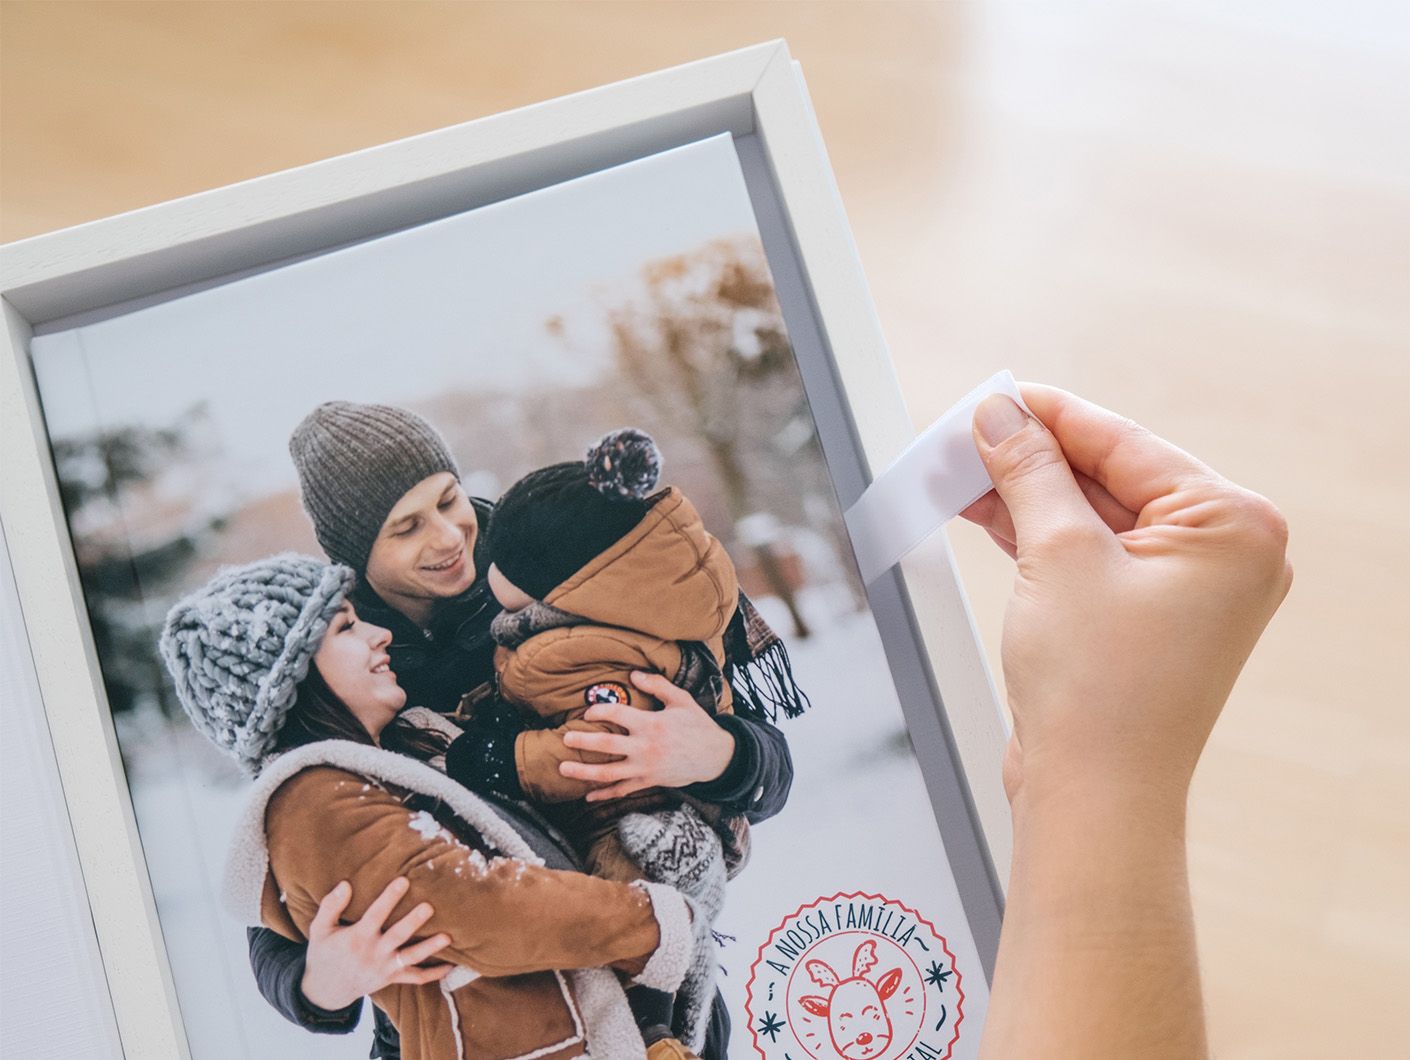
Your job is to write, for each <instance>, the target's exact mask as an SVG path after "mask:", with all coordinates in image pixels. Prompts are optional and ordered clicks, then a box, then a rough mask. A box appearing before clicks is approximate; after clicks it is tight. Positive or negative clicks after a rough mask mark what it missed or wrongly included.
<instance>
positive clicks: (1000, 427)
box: [974, 394, 1028, 446]
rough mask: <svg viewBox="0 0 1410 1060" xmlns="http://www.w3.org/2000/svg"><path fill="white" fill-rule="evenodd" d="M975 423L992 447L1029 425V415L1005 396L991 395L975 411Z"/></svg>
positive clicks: (981, 435)
mask: <svg viewBox="0 0 1410 1060" xmlns="http://www.w3.org/2000/svg"><path fill="white" fill-rule="evenodd" d="M974 423H975V425H976V426H977V427H978V428H979V434H980V437H982V438H983V439H984V440H985V441H986V442H988V443H989V444H990V445H991V446H992V445H998V444H999V443H1000V442H1002V441H1003V440H1004V439H1005V438H1012V437H1013V436H1014V435H1015V434H1017V433H1018V432H1019V431H1021V430H1023V428H1024V426H1025V425H1026V424H1027V423H1028V416H1027V414H1026V413H1025V412H1024V411H1023V410H1022V409H1021V408H1019V407H1018V406H1017V405H1016V404H1014V400H1013V398H1011V397H1007V396H1006V395H1004V394H990V395H989V396H988V397H987V398H985V399H984V400H983V401H981V402H980V403H979V407H978V408H977V409H975V410H974Z"/></svg>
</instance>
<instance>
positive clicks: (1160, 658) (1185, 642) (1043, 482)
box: [964, 385, 1292, 802]
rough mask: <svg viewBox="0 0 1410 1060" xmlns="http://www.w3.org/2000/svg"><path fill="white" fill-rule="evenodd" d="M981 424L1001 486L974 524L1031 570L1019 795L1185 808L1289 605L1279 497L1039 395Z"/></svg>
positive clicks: (1017, 624)
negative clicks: (1084, 790)
mask: <svg viewBox="0 0 1410 1060" xmlns="http://www.w3.org/2000/svg"><path fill="white" fill-rule="evenodd" d="M1022 393H1023V397H1024V401H1025V402H1026V403H1027V405H1028V407H1029V408H1030V409H1031V410H1032V412H1033V415H1034V416H1036V417H1037V419H1036V420H1035V419H1033V418H1032V417H1030V416H1027V415H1026V414H1024V412H1023V411H1022V410H1021V409H1020V408H1019V407H1018V406H1017V405H1015V404H1014V403H1013V402H1012V401H1011V400H1009V399H1008V398H1006V397H990V398H987V399H986V400H985V401H984V402H983V403H982V404H981V405H980V406H979V408H978V409H977V410H976V414H975V421H974V435H975V444H976V446H977V447H978V449H979V453H980V456H981V458H982V459H983V460H984V464H985V466H986V467H987V468H988V470H989V474H990V477H991V478H992V479H993V481H994V484H995V492H991V493H989V494H986V495H985V496H984V497H982V498H981V499H980V500H979V501H977V502H975V503H974V504H973V505H971V506H970V507H969V508H968V509H967V510H966V511H965V512H964V515H965V517H966V518H968V519H970V520H972V521H973V522H975V523H977V524H979V525H980V526H982V527H984V528H985V529H986V530H987V531H988V532H989V534H990V536H991V537H992V538H994V540H995V541H996V542H997V543H998V544H999V545H1000V547H1002V548H1004V550H1005V551H1006V552H1008V553H1009V555H1011V556H1014V557H1015V558H1016V560H1017V576H1016V578H1015V581H1014V588H1013V594H1012V595H1011V597H1010V598H1009V603H1008V609H1007V611H1006V614H1005V618H1004V633H1003V647H1002V659H1003V668H1004V677H1005V680H1006V682H1007V685H1008V696H1009V705H1010V707H1011V709H1012V711H1013V719H1014V740H1013V741H1012V742H1011V743H1010V746H1009V752H1008V756H1007V758H1006V761H1005V770H1004V773H1005V778H1004V779H1005V787H1006V788H1007V790H1008V792H1009V797H1010V799H1011V800H1013V801H1017V800H1018V799H1019V798H1020V797H1022V798H1023V799H1025V800H1031V799H1032V798H1035V797H1043V796H1045V795H1046V794H1047V793H1049V792H1051V791H1054V790H1071V789H1072V787H1073V786H1074V785H1076V786H1080V785H1084V784H1090V783H1092V782H1094V781H1098V782H1103V783H1105V782H1115V783H1117V784H1120V785H1123V789H1124V790H1125V791H1128V792H1130V791H1137V790H1142V789H1144V790H1156V789H1160V790H1163V791H1165V792H1167V793H1174V794H1176V795H1178V797H1179V798H1180V800H1181V801H1182V802H1183V798H1184V793H1185V792H1186V791H1187V790H1188V785H1189V781H1190V777H1191V775H1192V773H1193V771H1194V767H1195V763H1196V761H1197V760H1198V758H1199V755H1200V753H1201V751H1202V750H1203V748H1204V744H1205V741H1206V740H1207V738H1208V736H1209V733H1210V730H1211V729H1212V728H1213V725H1214V722H1215V720H1216V719H1217V718H1218V716H1219V712H1220V711H1221V710H1222V709H1223V706H1224V702H1225V700H1226V699H1227V697H1228V695H1229V691H1230V689H1231V688H1232V686H1233V683H1234V680H1235V678H1236V677H1237V676H1238V673H1239V671H1240V670H1241V669H1242V667H1243V664H1244V661H1245V660H1246V659H1247V658H1248V655H1249V653H1250V652H1251V651H1252V649H1253V646H1254V643H1255V642H1256V641H1257V640H1258V637H1259V635H1260V634H1261V633H1262V631H1263V629H1264V627H1265V626H1266V625H1267V623H1268V620H1269V619H1270V618H1271V617H1272V615H1273V612H1274V611H1275V610H1277V607H1278V605H1279V604H1280V603H1281V602H1282V600H1283V597H1284V596H1285V595H1286V594H1287V591H1288V587H1289V585H1290V584H1291V581H1292V568H1291V566H1290V565H1289V564H1288V561H1287V559H1286V556H1285V549H1286V544H1287V524H1286V523H1285V522H1284V520H1283V517H1282V516H1281V515H1280V514H1279V512H1278V510H1277V509H1276V508H1275V507H1274V506H1273V505H1272V504H1270V503H1269V502H1268V501H1267V500H1265V499H1264V498H1262V497H1260V496H1258V495H1257V494H1255V493H1251V492H1250V491H1248V490H1245V489H1242V488H1240V487H1239V486H1236V485H1234V484H1233V483H1232V482H1230V481H1228V480H1227V479H1225V478H1223V477H1222V476H1220V475H1218V474H1217V473H1216V472H1214V471H1212V470H1210V469H1209V468H1208V467H1206V466H1205V465H1204V464H1202V463H1200V462H1199V461H1197V460H1195V459H1194V458H1193V457H1191V456H1189V455H1188V454H1186V453H1184V452H1182V451H1181V450H1179V449H1177V448H1176V447H1174V446H1173V445H1170V444H1169V443H1167V442H1165V441H1163V440H1161V439H1160V438H1158V437H1156V436H1155V435H1153V434H1151V433H1150V432H1149V431H1146V430H1145V429H1143V428H1141V427H1138V426H1137V425H1135V424H1134V423H1132V422H1130V421H1129V420H1126V419H1123V418H1121V417H1119V416H1117V415H1115V414H1113V413H1111V412H1108V411H1106V410H1105V409H1101V408H1098V407H1097V406H1095V405H1092V404H1090V403H1088V402H1086V401H1083V400H1081V399H1080V398H1077V397H1075V396H1073V395H1071V394H1068V393H1065V392H1063V391H1061V390H1056V389H1053V388H1050V387H1044V386H1034V385H1025V386H1024V387H1023V388H1022Z"/></svg>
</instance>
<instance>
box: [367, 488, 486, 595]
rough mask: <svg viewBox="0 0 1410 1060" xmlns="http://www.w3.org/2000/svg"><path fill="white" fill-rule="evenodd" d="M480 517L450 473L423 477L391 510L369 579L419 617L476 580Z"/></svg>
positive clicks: (369, 567)
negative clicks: (476, 544)
mask: <svg viewBox="0 0 1410 1060" xmlns="http://www.w3.org/2000/svg"><path fill="white" fill-rule="evenodd" d="M479 532H480V526H479V521H478V520H477V519H476V518H475V509H474V508H473V507H472V506H471V504H470V498H469V497H467V496H466V495H465V491H464V490H463V489H461V488H460V483H459V482H458V481H457V480H456V478H455V476H454V475H452V474H451V473H450V472H449V471H442V472H440V473H439V474H436V475H432V476H431V477H430V478H424V479H422V480H421V481H420V482H418V483H417V484H416V485H415V486H413V487H411V489H409V490H407V491H406V492H405V493H404V494H402V497H401V500H399V501H397V503H396V505H395V506H394V507H393V508H392V510H391V511H390V512H389V513H388V514H387V519H386V522H384V523H383V524H382V529H381V531H380V532H379V533H378V534H377V540H376V541H374V542H373V544H372V552H371V554H370V555H369V556H368V557H367V581H368V583H369V584H370V585H371V586H372V588H373V589H375V590H376V591H377V595H378V596H380V597H381V598H382V599H383V600H385V601H386V602H387V603H389V604H391V605H392V606H393V607H395V608H396V609H397V610H399V611H402V612H404V613H406V614H407V615H408V616H410V617H412V618H414V619H416V618H419V617H421V616H424V615H425V614H426V612H427V610H428V609H429V607H431V606H432V605H434V603H435V602H436V601H439V600H444V599H447V598H449V597H452V596H458V595H459V594H460V593H463V592H464V591H465V590H466V589H468V588H470V585H471V583H472V582H474V580H475V560H474V552H475V538H476V537H477V536H478V534H479Z"/></svg>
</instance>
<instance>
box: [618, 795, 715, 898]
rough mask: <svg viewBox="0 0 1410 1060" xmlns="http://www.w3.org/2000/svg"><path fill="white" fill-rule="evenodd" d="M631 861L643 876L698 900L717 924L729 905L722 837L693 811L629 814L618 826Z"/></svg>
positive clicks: (623, 847)
mask: <svg viewBox="0 0 1410 1060" xmlns="http://www.w3.org/2000/svg"><path fill="white" fill-rule="evenodd" d="M617 835H618V837H619V838H620V839H621V841H622V849H623V850H624V851H625V852H626V855H627V857H629V858H631V859H632V861H634V862H636V864H637V867H638V868H640V869H641V872H642V875H643V876H645V877H646V878H647V879H648V880H651V881H653V882H655V883H664V884H667V885H668V886H670V887H674V888H675V889H676V890H678V891H680V892H681V893H683V894H685V895H688V896H689V897H691V898H693V899H695V901H696V903H697V904H698V905H699V906H700V907H701V910H702V911H703V912H704V913H705V915H706V919H707V920H710V921H713V920H714V919H715V917H717V916H719V915H720V909H721V907H723V906H724V904H725V867H724V852H723V850H722V849H721V847H720V837H719V836H718V835H717V834H716V833H715V830H714V829H713V828H711V827H710V826H709V825H708V824H706V823H705V822H704V821H703V820H702V819H701V817H700V815H699V814H698V813H696V812H695V811H694V810H693V809H691V808H690V807H689V806H681V807H679V808H677V809H674V810H658V811H656V812H655V813H629V814H625V815H623V817H622V818H621V820H619V821H618V822H617Z"/></svg>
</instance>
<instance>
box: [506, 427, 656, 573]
mask: <svg viewBox="0 0 1410 1060" xmlns="http://www.w3.org/2000/svg"><path fill="white" fill-rule="evenodd" d="M660 479H661V451H660V450H659V449H658V448H657V447H656V443H655V442H654V441H653V440H652V438H651V436H650V435H649V434H647V433H646V432H645V431H641V430H638V429H637V428H635V427H624V428H622V429H621V430H617V431H612V432H611V433H610V434H607V435H604V436H603V437H602V439H601V440H599V441H598V442H597V444H596V445H594V446H593V447H592V448H591V449H589V450H588V451H587V456H586V457H585V458H584V459H582V460H579V461H573V462H570V463H563V464H552V465H550V466H549V467H545V468H540V469H539V470H537V471H531V472H529V474H527V475H525V476H524V477H523V478H521V479H520V480H519V481H518V482H516V483H514V485H512V486H510V487H509V489H508V490H507V491H505V494H504V496H503V497H501V498H500V499H499V503H498V504H497V505H496V506H495V510H494V516H493V518H492V519H491V520H490V528H489V535H488V536H489V541H488V549H489V557H490V562H491V563H493V564H494V565H495V566H496V567H498V568H499V571H500V573H501V574H503V575H504V576H505V578H507V579H508V580H509V581H510V582H511V583H512V584H513V585H515V586H516V587H517V588H519V589H521V590H522V591H523V592H524V593H526V594H527V595H529V596H531V597H533V598H534V599H535V600H542V599H544V598H545V597H546V596H548V594H549V593H551V592H552V591H553V590H554V589H555V588H556V587H557V586H559V585H561V584H563V582H565V581H567V580H568V579H569V578H571V577H572V576H573V575H574V574H576V573H577V572H578V571H580V570H582V569H583V567H585V566H587V565H588V563H590V562H591V561H592V560H593V559H594V558H596V557H597V556H599V555H601V554H602V553H603V552H605V551H606V550H607V549H609V548H611V547H612V546H613V545H615V544H616V543H617V542H618V541H620V540H621V539H622V538H623V537H624V536H626V535H627V534H628V533H630V532H631V530H632V529H633V528H634V527H635V526H636V525H637V524H638V523H640V522H641V520H642V518H643V517H645V515H646V513H647V512H648V511H650V509H651V505H652V503H653V502H654V500H655V496H654V494H653V491H654V490H655V489H656V484H657V482H659V481H660Z"/></svg>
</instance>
